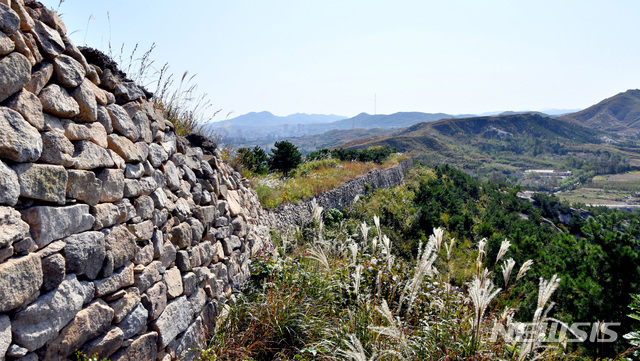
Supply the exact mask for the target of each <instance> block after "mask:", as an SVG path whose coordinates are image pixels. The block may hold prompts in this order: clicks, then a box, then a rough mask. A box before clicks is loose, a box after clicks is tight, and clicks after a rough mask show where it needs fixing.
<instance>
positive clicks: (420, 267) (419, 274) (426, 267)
mask: <svg viewBox="0 0 640 361" xmlns="http://www.w3.org/2000/svg"><path fill="white" fill-rule="evenodd" d="M434 251H435V242H434V241H433V240H430V241H429V242H427V244H426V245H425V247H424V250H423V251H422V252H421V257H420V259H418V262H417V264H416V266H415V269H414V271H413V272H414V273H413V278H412V279H411V281H410V282H408V283H407V284H406V285H405V287H404V290H403V291H402V295H401V296H400V303H399V305H398V309H400V308H402V303H403V302H404V300H405V297H406V295H407V294H409V302H408V308H407V310H408V311H410V310H411V307H413V302H414V301H415V299H416V296H417V295H418V290H419V285H420V284H421V283H422V279H423V278H424V276H426V275H429V276H430V277H433V273H432V265H433V262H435V260H436V257H437V256H438V254H437V253H435V252H434Z"/></svg>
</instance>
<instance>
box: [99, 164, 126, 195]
mask: <svg viewBox="0 0 640 361" xmlns="http://www.w3.org/2000/svg"><path fill="white" fill-rule="evenodd" d="M97 177H98V178H99V179H100V180H101V181H102V191H101V192H100V202H116V201H119V200H121V199H122V196H123V194H124V170H122V169H103V170H102V171H100V172H99V173H98V174H97Z"/></svg>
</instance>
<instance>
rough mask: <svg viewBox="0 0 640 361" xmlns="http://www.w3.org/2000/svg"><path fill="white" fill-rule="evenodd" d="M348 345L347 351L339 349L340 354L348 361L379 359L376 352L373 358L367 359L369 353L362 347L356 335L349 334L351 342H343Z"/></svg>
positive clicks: (372, 360)
mask: <svg viewBox="0 0 640 361" xmlns="http://www.w3.org/2000/svg"><path fill="white" fill-rule="evenodd" d="M343 341H344V344H345V345H347V350H343V349H338V354H339V355H341V356H343V357H344V358H345V359H347V360H353V361H374V360H376V359H377V356H378V355H377V353H376V352H374V353H373V355H371V358H367V352H366V351H365V350H364V347H362V343H361V342H360V340H358V337H356V335H354V334H349V340H343Z"/></svg>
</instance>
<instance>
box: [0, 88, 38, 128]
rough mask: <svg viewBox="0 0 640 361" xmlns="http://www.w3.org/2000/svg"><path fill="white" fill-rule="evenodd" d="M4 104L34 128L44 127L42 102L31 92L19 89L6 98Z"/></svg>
mask: <svg viewBox="0 0 640 361" xmlns="http://www.w3.org/2000/svg"><path fill="white" fill-rule="evenodd" d="M5 106H6V107H8V108H11V109H13V110H15V111H16V112H18V113H20V115H22V116H23V117H24V119H25V120H26V121H27V122H29V124H31V125H33V126H34V127H35V128H36V129H38V130H41V129H42V128H44V116H43V115H42V103H41V102H40V99H38V97H37V96H35V95H34V94H33V93H31V92H29V91H26V90H24V89H23V90H20V91H19V92H17V93H15V94H14V95H12V96H11V97H10V98H9V99H7V101H6V103H5Z"/></svg>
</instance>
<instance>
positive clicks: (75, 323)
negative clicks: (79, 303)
mask: <svg viewBox="0 0 640 361" xmlns="http://www.w3.org/2000/svg"><path fill="white" fill-rule="evenodd" d="M112 319H113V310H112V309H111V308H110V307H109V306H107V304H106V303H105V302H104V301H103V300H100V299H98V300H96V301H94V302H92V303H91V304H90V305H89V306H88V307H86V308H84V309H82V310H80V312H78V314H77V315H76V317H74V319H73V320H72V321H71V322H70V323H69V324H68V325H67V326H66V327H65V328H63V329H62V331H60V334H59V335H58V336H57V337H56V338H55V339H53V340H52V341H50V342H49V343H48V345H47V354H46V356H45V359H48V360H53V359H62V358H64V357H67V356H69V355H71V354H72V353H73V352H74V351H75V350H77V349H78V348H79V347H80V346H82V345H83V344H84V343H85V342H87V341H89V340H91V339H92V338H94V337H97V336H99V335H100V334H101V333H102V332H104V331H106V330H107V329H108V328H109V326H110V325H111V320H112Z"/></svg>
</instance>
